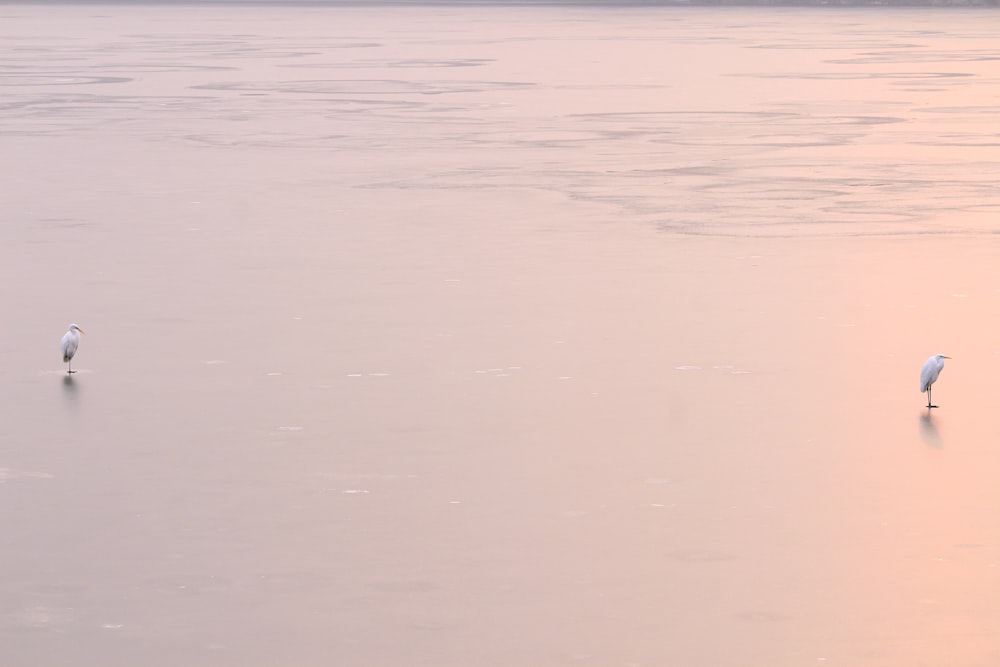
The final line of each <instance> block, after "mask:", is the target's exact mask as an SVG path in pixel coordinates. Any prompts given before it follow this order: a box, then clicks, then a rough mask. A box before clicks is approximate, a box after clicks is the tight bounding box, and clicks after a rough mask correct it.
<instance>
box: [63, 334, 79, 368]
mask: <svg viewBox="0 0 1000 667" xmlns="http://www.w3.org/2000/svg"><path fill="white" fill-rule="evenodd" d="M77 345H79V342H78V341H77V340H76V338H74V337H73V334H71V333H69V332H67V333H66V335H65V336H63V337H62V353H63V363H66V362H67V361H69V360H70V359H72V358H73V355H74V354H76V347H77Z"/></svg>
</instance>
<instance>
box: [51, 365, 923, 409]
mask: <svg viewBox="0 0 1000 667" xmlns="http://www.w3.org/2000/svg"><path fill="white" fill-rule="evenodd" d="M75 372H76V371H66V373H75ZM934 407H937V406H936V405H935V406H934Z"/></svg>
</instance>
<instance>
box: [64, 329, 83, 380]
mask: <svg viewBox="0 0 1000 667" xmlns="http://www.w3.org/2000/svg"><path fill="white" fill-rule="evenodd" d="M82 333H87V332H86V331H84V330H83V329H81V328H80V327H79V326H77V325H75V324H71V325H69V331H67V332H66V335H65V336H63V337H62V353H63V361H64V362H65V363H68V364H69V370H68V371H66V372H67V373H75V372H76V371H74V370H73V355H75V354H76V348H78V347H80V334H82Z"/></svg>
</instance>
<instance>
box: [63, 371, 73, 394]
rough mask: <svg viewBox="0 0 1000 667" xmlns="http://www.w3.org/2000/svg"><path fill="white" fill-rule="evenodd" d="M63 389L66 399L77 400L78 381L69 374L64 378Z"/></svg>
mask: <svg viewBox="0 0 1000 667" xmlns="http://www.w3.org/2000/svg"><path fill="white" fill-rule="evenodd" d="M62 388H63V394H64V395H65V396H66V398H76V380H75V379H74V378H73V376H72V375H70V374H68V373H67V374H66V375H64V376H63V379H62Z"/></svg>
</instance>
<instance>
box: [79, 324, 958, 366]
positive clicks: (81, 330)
mask: <svg viewBox="0 0 1000 667" xmlns="http://www.w3.org/2000/svg"><path fill="white" fill-rule="evenodd" d="M77 330H78V331H79V332H80V333H87V332H86V331H84V330H83V329H81V328H80V327H77ZM945 359H951V357H945Z"/></svg>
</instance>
